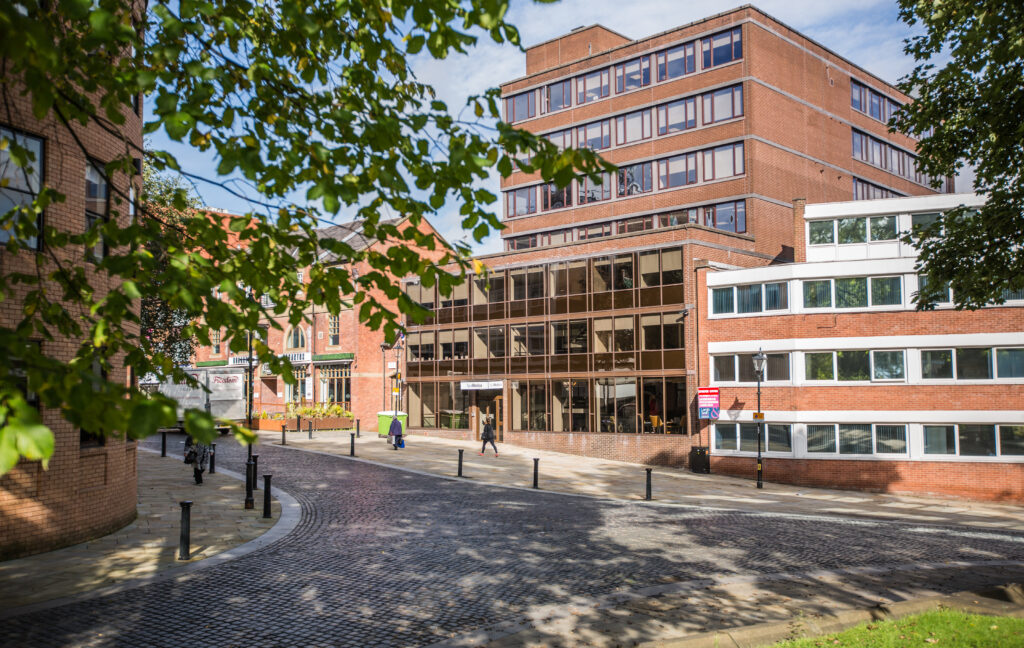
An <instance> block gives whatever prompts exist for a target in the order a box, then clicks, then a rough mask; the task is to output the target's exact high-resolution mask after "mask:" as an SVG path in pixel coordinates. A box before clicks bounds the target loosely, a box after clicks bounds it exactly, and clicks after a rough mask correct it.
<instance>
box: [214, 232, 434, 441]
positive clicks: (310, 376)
mask: <svg viewBox="0 0 1024 648" xmlns="http://www.w3.org/2000/svg"><path fill="white" fill-rule="evenodd" d="M389 222H390V221H389ZM394 224H397V226H398V227H399V230H400V231H401V230H403V229H404V228H405V227H408V226H411V225H410V224H409V222H408V221H407V220H405V219H401V220H399V221H395V222H394ZM420 231H422V232H425V233H431V234H434V235H437V232H436V231H435V230H434V229H433V227H432V226H431V225H430V223H428V222H426V221H423V222H422V224H421V225H420ZM317 233H318V235H319V236H320V237H322V238H332V239H336V240H339V241H344V242H345V243H346V244H348V245H349V246H351V247H352V248H353V250H355V251H356V252H362V251H366V250H367V249H370V248H375V249H377V250H380V251H382V252H383V251H386V250H387V248H388V247H389V246H390V245H394V244H404V241H395V242H393V243H392V242H387V243H384V242H381V241H378V240H375V239H369V238H367V237H365V236H364V235H363V230H362V223H361V222H360V221H353V222H350V223H345V224H341V225H332V226H330V227H325V228H323V229H320V230H317ZM437 236H439V235H437ZM422 254H423V255H424V256H425V257H427V258H430V257H435V258H436V257H439V256H440V253H439V252H437V251H430V250H422ZM320 262H321V263H322V264H324V265H331V264H334V263H337V260H336V259H334V257H333V255H326V256H324V257H323V258H322V259H321V261H320ZM351 270H352V271H353V272H354V273H355V275H356V276H359V275H361V274H365V273H367V272H370V271H371V268H370V266H369V264H367V263H365V262H357V263H356V264H355V265H354V266H353V267H352V268H351ZM296 272H298V273H299V277H300V279H301V280H303V281H304V282H306V283H308V281H309V268H308V267H307V268H297V269H296ZM372 294H373V296H374V297H375V298H376V299H378V300H379V301H380V302H381V303H383V304H385V305H387V306H389V307H390V308H391V309H393V310H397V304H396V303H395V301H394V300H391V299H389V298H388V297H387V296H386V295H385V294H384V293H383V291H380V290H379V289H375V290H374V291H373V293H372ZM264 299H266V298H264ZM265 305H271V304H270V302H269V301H268V302H266V304H265ZM274 321H275V322H276V324H277V326H276V327H275V326H273V325H271V324H270V322H269V321H267V322H264V323H261V325H260V329H261V332H260V335H262V336H263V337H264V339H266V341H267V345H268V346H269V347H270V348H271V349H272V350H273V351H274V352H275V353H277V354H278V355H279V356H282V357H287V358H288V359H289V361H290V362H291V363H292V369H293V372H294V373H295V376H296V379H297V381H298V382H297V384H295V385H289V384H287V383H285V381H284V378H283V377H282V376H278V375H275V374H274V373H272V372H271V371H270V367H269V366H263V365H259V364H257V365H256V367H255V370H254V376H255V384H254V387H253V416H254V417H259V416H261V415H262V414H263V413H266V414H267V415H274V414H280V413H282V412H284V411H285V409H286V407H287V404H288V403H296V404H302V405H310V404H315V403H330V404H338V405H341V406H342V407H344V408H345V409H346V410H349V411H351V412H352V415H353V418H355V419H358V420H360V421H361V424H362V426H363V428H364V429H376V425H377V412H379V411H381V410H390V409H392V408H393V407H395V406H396V405H400V403H399V402H398V396H397V395H395V394H394V393H393V390H394V389H395V388H396V387H397V386H398V384H399V381H400V375H398V374H400V372H399V367H400V366H401V365H400V362H401V359H400V358H401V354H402V353H403V352H404V348H405V347H404V344H403V343H402V342H399V343H398V344H395V345H386V344H385V341H384V332H383V331H382V330H372V329H370V328H368V327H367V326H365V325H364V324H363V323H361V322H360V321H359V309H358V308H353V307H351V305H350V306H349V307H348V308H344V309H342V311H341V312H340V313H338V314H337V315H331V314H330V313H328V312H326V310H324V309H322V308H321V309H317V308H314V309H311V310H309V311H308V312H306V314H305V319H304V320H303V322H302V323H301V324H299V325H298V326H291V325H290V323H289V322H288V318H287V317H286V316H281V317H277V318H275V320H274ZM226 334H227V332H226V331H219V332H218V331H215V332H213V333H212V338H213V339H212V340H211V341H212V342H213V344H212V345H211V346H202V347H199V348H197V349H196V354H195V366H196V367H234V368H237V371H238V372H239V373H244V372H245V368H246V365H247V364H248V354H247V353H246V352H241V353H235V352H231V351H229V349H228V346H227V335H226ZM382 345H384V346H385V347H386V348H382Z"/></svg>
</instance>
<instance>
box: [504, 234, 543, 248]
mask: <svg viewBox="0 0 1024 648" xmlns="http://www.w3.org/2000/svg"><path fill="white" fill-rule="evenodd" d="M505 245H506V246H507V247H508V249H510V250H529V249H530V248H535V247H537V245H538V243H537V235H536V234H527V235H525V236H517V237H515V238H510V239H505Z"/></svg>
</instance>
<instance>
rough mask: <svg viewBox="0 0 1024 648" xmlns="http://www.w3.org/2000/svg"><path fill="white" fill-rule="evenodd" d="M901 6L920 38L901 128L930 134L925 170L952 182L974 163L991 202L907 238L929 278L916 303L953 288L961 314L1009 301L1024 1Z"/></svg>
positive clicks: (1022, 208) (1022, 98)
mask: <svg viewBox="0 0 1024 648" xmlns="http://www.w3.org/2000/svg"><path fill="white" fill-rule="evenodd" d="M899 6H900V18H901V19H902V20H903V21H904V22H906V23H907V24H908V25H910V26H912V27H915V28H917V29H916V31H917V32H919V35H917V36H914V37H913V38H910V39H909V40H908V41H907V44H906V48H905V50H906V52H907V53H908V54H910V55H911V56H913V57H914V59H915V60H916V61H917V67H915V68H914V70H913V72H912V73H911V74H909V75H908V76H907V77H906V78H904V79H903V80H902V81H901V84H900V86H901V88H900V89H901V90H902V91H903V92H905V93H907V94H908V95H910V96H912V97H914V101H913V102H912V103H910V104H909V105H908V106H906V107H905V108H904V109H903V110H901V111H900V113H899V116H898V117H897V118H896V120H895V122H894V126H895V127H896V128H897V129H899V130H901V131H903V132H906V133H910V134H914V135H918V136H921V137H922V139H921V142H920V145H919V148H918V150H919V153H920V159H919V162H920V165H921V168H922V170H923V171H924V172H925V173H928V174H930V175H932V176H933V177H942V176H951V175H954V174H955V173H956V172H957V170H958V169H960V168H961V167H962V166H963V165H964V164H969V165H972V166H974V167H975V174H976V180H975V185H974V189H975V190H976V191H978V192H979V193H984V194H986V197H987V202H986V204H985V205H984V206H983V207H981V208H980V209H977V210H973V209H972V210H968V209H966V208H959V209H955V210H952V211H950V212H947V213H945V214H944V215H943V216H942V217H941V218H940V219H939V221H938V222H936V223H935V224H934V225H932V226H930V227H929V228H928V229H926V230H924V231H922V232H918V233H915V235H914V236H908V237H907V241H908V242H911V243H913V244H914V245H915V246H917V247H918V249H919V250H920V252H921V268H920V270H921V272H922V273H924V274H927V276H928V278H929V280H928V282H927V286H926V287H925V288H923V289H922V291H921V293H920V294H919V297H918V302H919V304H921V305H922V306H923V307H929V306H932V305H934V303H935V302H936V301H940V300H941V298H944V297H945V293H946V287H947V286H949V287H951V288H952V292H953V300H954V302H955V303H956V306H957V307H958V308H972V309H973V308H980V307H982V306H985V305H987V304H993V303H994V304H1000V303H1003V302H1004V301H1005V300H1006V298H1007V295H1009V294H1012V293H1016V292H1020V291H1024V271H1022V269H1024V182H1022V177H1021V171H1020V170H1021V169H1022V168H1024V146H1022V142H1024V3H1021V2H1019V0H980V1H975V0H944V1H943V2H921V1H919V0H900V1H899ZM941 61H945V63H941ZM929 133H930V134H929ZM967 189H968V188H964V190H967Z"/></svg>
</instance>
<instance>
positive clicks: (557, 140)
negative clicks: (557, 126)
mask: <svg viewBox="0 0 1024 648" xmlns="http://www.w3.org/2000/svg"><path fill="white" fill-rule="evenodd" d="M545 137H547V138H548V141H549V142H551V143H552V144H554V145H555V146H557V147H558V150H559V151H564V150H565V149H567V148H572V129H571V128H567V129H565V130H560V131H558V132H557V133H549V134H547V135H545Z"/></svg>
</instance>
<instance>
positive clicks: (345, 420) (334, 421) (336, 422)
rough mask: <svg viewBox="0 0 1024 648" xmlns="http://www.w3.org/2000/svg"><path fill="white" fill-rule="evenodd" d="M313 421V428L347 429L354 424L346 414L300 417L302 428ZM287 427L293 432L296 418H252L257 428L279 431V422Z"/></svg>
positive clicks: (305, 427)
mask: <svg viewBox="0 0 1024 648" xmlns="http://www.w3.org/2000/svg"><path fill="white" fill-rule="evenodd" d="M310 421H313V430H314V431H316V430H347V429H348V428H351V427H353V426H354V423H353V421H352V418H351V417H348V416H327V417H324V418H320V419H307V418H304V419H302V430H303V431H305V430H308V429H309V422H310ZM282 423H283V424H284V425H286V426H287V427H288V431H289V432H295V424H296V420H295V419H294V418H290V419H263V418H261V419H255V420H253V427H254V428H256V429H257V430H270V431H272V432H280V431H281V424H282Z"/></svg>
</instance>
